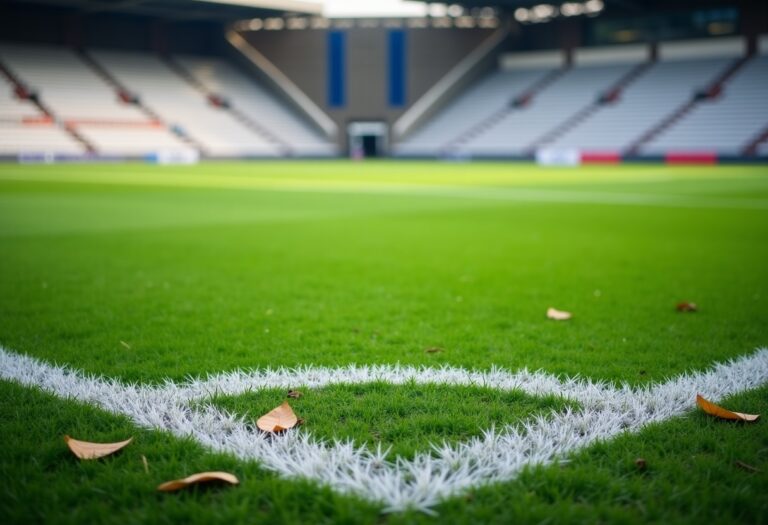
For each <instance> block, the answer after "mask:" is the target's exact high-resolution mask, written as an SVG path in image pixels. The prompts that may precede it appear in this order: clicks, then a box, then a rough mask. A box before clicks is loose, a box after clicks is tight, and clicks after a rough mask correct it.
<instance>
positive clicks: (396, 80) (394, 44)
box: [387, 29, 408, 107]
mask: <svg viewBox="0 0 768 525" xmlns="http://www.w3.org/2000/svg"><path fill="white" fill-rule="evenodd" d="M387 39H388V45H387V47H388V50H389V61H388V63H389V105H390V106H392V107H402V106H405V101H406V98H407V91H406V81H407V75H406V68H407V60H406V45H407V43H408V42H407V40H406V32H405V31H404V30H402V29H393V30H391V31H389V34H388V35H387Z"/></svg>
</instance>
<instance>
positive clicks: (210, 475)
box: [157, 472, 240, 492]
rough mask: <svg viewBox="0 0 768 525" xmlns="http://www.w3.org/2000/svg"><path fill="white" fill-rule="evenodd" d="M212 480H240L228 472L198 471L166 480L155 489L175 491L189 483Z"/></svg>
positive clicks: (237, 481)
mask: <svg viewBox="0 0 768 525" xmlns="http://www.w3.org/2000/svg"><path fill="white" fill-rule="evenodd" d="M214 481H220V482H224V483H228V484H230V485H238V484H239V483H240V480H239V479H237V478H236V477H235V476H233V475H232V474H229V473H228V472H200V473H199V474H192V475H191V476H187V477H186V478H183V479H175V480H173V481H167V482H165V483H163V484H161V485H158V487H157V490H159V491H160V492H175V491H177V490H181V489H184V488H187V487H189V486H191V485H197V484H199V483H211V482H214Z"/></svg>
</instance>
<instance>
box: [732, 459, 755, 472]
mask: <svg viewBox="0 0 768 525" xmlns="http://www.w3.org/2000/svg"><path fill="white" fill-rule="evenodd" d="M735 465H736V466H737V467H739V468H740V469H742V470H746V471H747V472H760V469H759V468H757V467H753V466H752V465H749V464H747V463H744V462H743V461H738V460H736V462H735Z"/></svg>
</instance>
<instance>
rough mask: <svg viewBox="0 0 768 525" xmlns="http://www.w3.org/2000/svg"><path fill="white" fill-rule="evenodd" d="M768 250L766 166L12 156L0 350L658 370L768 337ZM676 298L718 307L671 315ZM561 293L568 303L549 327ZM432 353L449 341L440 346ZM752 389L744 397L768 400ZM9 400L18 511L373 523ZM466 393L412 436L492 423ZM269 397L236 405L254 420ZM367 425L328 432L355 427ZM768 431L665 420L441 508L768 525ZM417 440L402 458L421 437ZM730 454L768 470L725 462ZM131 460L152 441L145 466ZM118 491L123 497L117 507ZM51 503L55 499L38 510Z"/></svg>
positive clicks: (158, 442) (117, 425)
mask: <svg viewBox="0 0 768 525" xmlns="http://www.w3.org/2000/svg"><path fill="white" fill-rule="evenodd" d="M766 239H768V170H767V169H766V168H765V167H738V166H734V167H719V168H706V167H705V168H701V167H697V168H670V167H660V166H637V167H621V168H617V167H599V168H579V169H542V168H538V167H534V166H528V165H520V164H437V163H388V162H382V163H373V164H368V163H366V164H356V163H343V162H328V163H308V162H306V163H302V162H298V163H251V164H203V165H200V166H196V167H151V166H145V165H141V164H135V165H116V166H104V165H93V166H16V165H0V254H2V256H0V344H1V345H2V346H4V347H5V348H8V349H11V350H14V351H18V352H24V353H28V354H30V355H34V356H37V357H40V358H43V359H45V360H47V361H51V362H53V361H55V362H58V363H65V364H70V365H72V366H74V367H76V368H80V369H83V370H86V371H88V372H93V373H98V374H104V375H107V376H113V377H119V378H122V379H125V380H139V381H142V382H159V381H161V380H163V379H164V378H166V377H170V378H172V379H175V380H181V379H183V378H184V377H185V376H187V375H189V374H193V375H203V374H207V373H212V372H219V371H223V370H232V369H237V368H242V367H264V366H280V365H284V366H295V365H300V364H321V365H331V366H334V365H344V364H348V363H361V364H373V363H395V362H400V363H407V364H418V365H428V366H432V365H441V364H450V365H455V366H462V367H467V368H480V369H486V368H489V367H491V366H493V365H498V366H502V367H506V368H509V369H513V370H514V369H517V368H521V367H528V368H531V369H539V368H541V369H544V370H545V371H547V372H551V373H555V374H567V375H577V374H578V375H582V376H587V377H591V378H597V379H604V380H608V381H616V382H619V381H626V382H629V383H632V384H642V383H645V382H648V381H662V380H664V379H665V378H668V377H670V376H673V375H675V374H678V373H680V372H683V371H686V370H693V369H703V368H706V367H707V366H708V365H710V364H711V363H712V362H713V361H715V360H723V359H727V358H729V357H734V356H738V355H743V354H745V353H748V352H750V351H752V350H753V349H754V348H756V347H759V346H766V345H768V322H767V321H768V315H767V314H766V312H767V311H768V308H766V307H767V306H768V304H767V303H768V271H766V267H768V266H767V264H768V243H766ZM681 300H689V301H694V302H696V303H698V304H699V306H700V311H699V312H697V313H695V314H679V313H677V312H676V311H675V308H674V306H675V304H676V303H677V302H678V301H681ZM549 306H555V307H557V308H561V309H566V310H569V311H572V312H574V314H575V317H574V319H573V320H572V321H571V322H568V323H555V322H551V321H548V320H547V319H546V318H545V316H544V313H545V311H546V309H547V307H549ZM123 343H125V344H123ZM435 346H438V347H440V348H442V349H443V352H440V353H434V354H431V353H426V352H425V351H424V350H425V349H426V348H429V347H435ZM409 388H410V390H409ZM403 389H404V390H403V391H402V392H400V393H398V394H397V395H394V394H393V395H390V396H388V397H389V399H388V400H387V401H388V403H389V406H390V408H391V409H392V410H403V409H405V408H407V407H408V405H409V404H410V403H412V402H413V401H412V397H413V395H414V392H415V390H417V389H416V388H415V387H403ZM343 390H344V389H343V388H342V389H340V391H341V393H344V392H343ZM760 392H762V394H745V395H743V396H741V397H740V398H739V399H741V400H744V401H743V402H744V404H743V405H740V406H742V407H743V408H742V409H743V410H745V411H749V410H753V411H760V410H763V411H764V412H765V411H766V405H765V394H766V391H765V390H762V391H760ZM2 393H3V395H2V396H0V409H1V410H2V411H3V418H2V421H3V422H2V423H0V425H2V427H3V428H2V432H3V435H5V436H6V438H5V439H4V441H5V442H6V446H5V447H4V449H3V452H2V454H3V456H2V468H3V475H4V478H5V479H8V480H11V481H9V482H7V483H6V486H5V488H4V489H3V490H4V493H3V494H4V497H3V501H2V515H0V517H2V516H5V517H8V518H10V521H20V520H21V518H22V516H23V515H24V513H25V511H26V512H33V515H34V516H37V517H39V518H40V519H43V518H46V519H47V520H48V521H50V520H52V519H53V516H55V515H56V514H57V513H62V512H64V515H65V516H69V517H68V518H66V519H65V521H66V520H69V521H71V522H76V521H78V522H82V521H96V520H99V519H100V518H104V520H105V521H109V520H112V521H113V522H115V523H118V522H122V523H125V522H126V519H125V518H126V516H129V514H128V513H129V512H136V513H137V514H136V516H137V517H136V518H135V520H134V521H141V516H145V517H150V518H148V519H149V520H150V521H158V522H162V521H163V520H164V519H165V517H167V519H168V520H185V519H191V520H194V521H197V522H201V523H202V522H205V521H206V517H208V518H211V519H213V518H212V516H213V514H215V515H216V516H217V517H219V518H221V519H222V520H223V519H224V517H232V518H233V519H235V521H243V522H245V521H249V519H252V520H253V521H259V520H261V521H270V520H271V521H272V522H275V521H277V522H281V521H282V522H322V521H323V520H337V521H344V520H350V521H355V520H356V521H360V522H370V521H375V520H376V519H378V518H377V514H378V510H377V509H376V508H375V506H371V505H370V504H367V503H360V502H357V501H355V500H352V499H349V498H342V497H338V496H334V495H332V493H330V491H328V490H326V489H317V488H314V486H313V485H312V484H308V483H295V482H285V481H280V480H277V479H275V478H273V477H271V476H270V475H267V474H264V473H262V472H261V471H259V469H258V468H257V467H256V466H253V465H248V466H241V465H239V464H238V463H237V462H236V461H234V460H232V459H230V458H222V457H220V456H215V455H210V454H201V451H200V449H199V448H198V447H196V446H189V444H187V443H183V442H179V441H178V440H174V439H172V438H169V437H166V436H163V435H160V434H157V433H150V432H139V434H140V435H141V436H142V438H141V440H140V442H139V443H137V447H136V449H135V450H136V452H130V453H128V451H126V453H125V454H123V455H122V456H119V457H117V458H114V461H113V460H109V461H108V462H106V464H107V465H108V466H109V468H107V469H106V470H105V471H100V470H99V469H98V465H97V466H93V465H88V466H85V465H83V466H81V465H78V464H76V463H74V462H72V461H71V460H69V458H68V456H67V455H66V453H65V451H64V449H62V442H61V441H60V435H61V434H63V433H71V434H73V435H74V434H77V433H78V431H80V432H82V433H83V434H84V435H88V437H91V438H94V439H95V438H96V437H98V436H99V434H100V435H101V436H103V437H114V438H118V437H120V435H122V434H123V433H126V432H134V433H136V430H135V429H131V427H130V425H129V424H127V423H126V422H124V421H123V422H120V421H119V420H116V419H115V418H113V417H111V416H106V415H103V414H101V413H98V412H96V411H92V410H87V409H84V408H83V407H82V406H80V405H74V404H70V403H64V402H62V401H55V400H51V399H49V398H47V397H46V396H41V395H39V394H35V393H33V392H30V391H27V390H23V389H19V388H18V387H15V386H10V385H8V384H3V385H2ZM347 393H348V392H347ZM347 393H344V394H345V395H346V394H347ZM336 394H337V395H331V396H330V397H329V398H328V399H337V398H338V397H339V395H340V394H339V392H337V393H336ZM446 395H447V396H448V398H449V399H452V400H453V399H455V397H456V395H457V394H456V393H455V392H454V393H450V394H448V393H446ZM341 397H343V396H341ZM311 399H312V398H307V399H304V400H303V401H301V402H302V403H309V404H311V402H312V401H311ZM409 399H410V400H409ZM254 403H255V401H254ZM264 403H265V404H266V405H268V404H269V403H266V401H265V402H264ZM472 403H480V402H479V401H477V399H475V400H474V401H472V402H471V403H470V404H468V407H470V408H471V407H473V406H481V405H482V403H480V404H472ZM750 403H751V406H750ZM275 404H277V403H275ZM452 404H453V405H456V403H455V402H454V401H451V403H448V404H446V406H447V407H448V409H447V413H446V414H444V415H445V416H446V417H450V416H455V417H456V419H457V426H456V427H455V428H454V429H449V430H447V431H444V432H437V433H430V432H429V429H428V426H429V425H428V424H427V423H423V422H418V423H417V422H415V421H414V423H413V426H414V435H422V436H428V437H435V438H436V439H442V438H445V439H448V440H456V439H461V438H462V437H464V436H463V434H462V433H466V432H476V431H477V430H478V422H477V421H478V418H477V417H476V415H475V414H472V413H466V412H462V410H461V409H457V408H453V409H452V408H451V405H452ZM266 405H265V406H266ZM339 406H340V407H341V408H335V407H334V404H333V403H327V404H326V406H324V407H322V410H324V411H325V412H324V413H323V419H322V420H323V421H324V423H323V424H325V425H331V423H330V421H334V418H336V419H335V420H339V418H341V417H343V416H344V410H348V405H339ZM427 406H428V405H427ZM537 406H539V405H531V406H530V410H531V411H533V410H536V409H537ZM257 407H258V405H256V406H251V407H248V408H246V407H243V408H242V410H244V411H246V412H247V413H248V414H252V415H255V414H256V413H257V412H258V410H260V408H259V409H257ZM268 408H271V407H268ZM317 409H318V410H319V409H320V408H317ZM312 410H315V409H314V408H313V409H312ZM312 410H310V412H311V411H312ZM525 410H528V408H526V409H525ZM470 412H471V410H470ZM516 414H517V413H516V412H514V411H513V413H512V414H503V415H500V416H499V417H500V418H501V419H504V418H507V419H504V421H514V420H516V418H517V417H518V416H517V415H516ZM300 415H301V416H302V417H306V418H307V419H308V420H309V421H311V420H312V414H311V413H308V414H303V413H302V414H300ZM377 417H380V414H379V416H377ZM30 420H34V421H39V423H34V424H30V423H29V421H30ZM373 427H375V424H373V423H372V424H371V425H369V426H366V427H364V428H363V427H361V428H349V426H341V427H339V428H330V427H327V428H325V429H323V428H317V429H316V430H317V432H318V433H319V434H321V435H323V436H325V437H330V436H335V437H341V438H343V437H352V438H355V439H356V440H358V441H359V440H361V439H363V435H364V434H366V433H370V431H371V430H370V429H371V428H373ZM765 428H766V427H765V425H764V423H759V424H758V425H756V426H752V427H741V426H734V425H731V426H725V425H719V426H718V425H717V424H716V423H713V422H711V421H709V420H707V419H705V418H703V417H700V416H698V415H697V416H692V417H691V418H688V419H684V420H678V421H675V422H670V423H666V424H663V425H659V426H658V427H654V428H652V429H648V430H647V431H645V432H644V433H643V434H641V435H640V436H630V437H627V438H622V439H621V440H619V442H615V443H611V444H610V445H606V448H605V449H603V448H601V447H597V448H595V449H592V450H590V451H588V452H585V453H584V454H581V455H579V456H578V457H579V458H580V459H579V461H581V463H579V466H578V468H575V469H574V470H573V471H571V470H569V469H570V468H571V467H569V468H566V469H565V470H562V471H561V470H559V469H558V468H556V467H551V468H549V469H545V471H546V472H532V473H530V474H526V475H525V476H524V477H523V479H521V480H519V481H516V482H513V483H511V484H505V485H503V486H497V487H489V488H487V489H482V490H480V491H476V494H475V496H473V498H474V499H471V500H466V499H462V498H459V499H456V500H451V501H449V502H446V503H445V504H444V506H443V507H442V509H443V517H444V518H445V516H451V518H450V519H452V520H455V521H456V522H468V521H477V520H478V519H482V520H486V519H490V518H494V519H497V520H498V521H499V522H504V523H508V522H509V521H510V520H513V519H517V520H522V521H523V522H537V521H541V520H543V519H545V518H547V517H551V518H552V519H553V520H554V521H557V522H561V521H569V520H571V521H573V522H579V521H582V522H594V521H600V520H602V521H623V520H627V521H633V520H636V521H639V522H644V521H683V522H685V521H688V522H690V523H697V522H701V521H702V520H705V519H713V520H715V521H721V522H727V521H740V520H743V521H745V522H759V521H763V522H765V521H766V519H767V516H768V514H766V502H765V498H764V496H763V495H764V494H765V493H766V490H765V488H766V479H765V471H766V470H767V468H766V466H767V465H766V461H767V458H766V455H765V450H766V448H767V447H768V444H767V443H766V441H767V439H768V438H767V437H766V431H765ZM94 433H96V436H94V435H93V434H94ZM76 437H77V436H76ZM393 440H395V439H394V438H388V439H387V441H388V442H392V441H393ZM395 441H397V440H395ZM38 446H39V447H40V448H39V450H38V448H37V447H38ZM399 446H402V448H400V449H398V451H399V452H401V453H404V454H408V453H411V452H412V451H413V450H415V449H416V448H418V447H417V446H416V445H414V444H413V443H412V442H411V443H407V444H406V445H403V444H402V443H400V445H399ZM689 450H691V451H693V452H689ZM696 450H700V452H699V453H698V455H697V453H696V452H695V451H696ZM139 451H141V452H139ZM737 452H738V453H739V454H741V455H744V456H749V457H744V459H743V461H745V462H747V463H750V462H751V464H758V465H762V473H758V474H755V475H752V474H749V473H745V472H744V471H741V470H738V469H733V468H732V463H733V458H734V457H735V456H736V455H739V454H737ZM138 453H144V454H145V455H147V457H148V458H149V457H150V454H156V455H157V459H156V460H153V462H152V464H153V465H154V466H153V471H152V472H153V474H152V475H151V476H149V477H147V476H145V474H144V473H143V467H141V464H140V462H139V463H136V457H138V456H136V454H138ZM641 453H642V454H647V455H649V456H650V455H651V454H656V456H655V457H656V458H657V460H658V463H657V466H654V468H653V470H650V471H649V473H648V474H644V475H643V476H642V477H638V476H637V475H636V473H634V472H633V471H631V469H630V470H627V469H628V468H629V467H627V465H629V464H631V461H632V459H633V458H632V456H633V455H635V454H641ZM680 454H688V456H696V458H695V459H691V460H690V461H688V462H686V460H684V458H683V457H680ZM131 462H133V463H131ZM654 464H656V460H654ZM129 465H130V466H129ZM221 465H224V466H230V467H231V468H232V469H235V470H237V471H238V472H240V473H242V474H244V476H245V475H247V477H248V478H249V479H251V480H252V484H250V485H249V488H246V484H244V486H243V487H241V488H240V489H237V490H236V491H232V492H211V493H205V494H201V495H197V496H196V495H184V496H182V497H181V498H180V499H179V500H174V499H167V498H162V497H159V496H156V495H155V494H154V493H152V490H151V489H152V487H153V486H154V485H153V484H154V483H159V482H160V481H164V478H167V477H169V476H170V477H175V476H176V475H179V474H183V473H184V472H179V470H184V471H191V470H193V469H194V468H197V467H202V466H210V467H213V466H218V467H221ZM573 465H576V463H574V464H573ZM222 468H223V467H222ZM131 469H135V472H134V470H131ZM154 469H157V470H154ZM126 476H127V477H126ZM124 478H125V479H124ZM593 478H594V479H593ZM147 484H149V485H147ZM110 485H119V486H120V487H121V488H120V489H119V490H120V491H119V492H118V493H117V494H116V495H113V496H109V497H108V498H107V499H106V500H105V499H104V498H105V496H104V493H105V492H108V491H109V488H108V487H109V486H110ZM148 486H149V490H148ZM697 487H698V488H702V487H703V488H704V489H706V490H712V491H719V492H718V495H717V497H716V498H715V502H714V503H713V504H710V505H709V507H708V506H707V505H706V504H705V503H704V502H702V501H699V496H698V492H697V490H696V488H697ZM473 494H474V493H473ZM761 496H762V497H761ZM711 499H712V498H711V497H710V498H709V499H708V500H707V501H709V500H711ZM39 500H44V501H47V502H48V503H47V504H46V505H42V506H40V507H35V506H34V505H33V504H32V502H33V501H39ZM733 501H737V502H738V503H739V505H734V504H732V502H733ZM287 506H290V508H286V507H287ZM113 507H114V508H117V509H118V511H117V512H115V513H113V512H111V510H110V509H112V508H113ZM70 508H71V509H74V510H72V511H71V513H70V514H67V513H68V512H70V511H69V510H67V509H70ZM254 509H257V510H254ZM65 511H66V512H65ZM209 511H210V513H209ZM438 511H440V509H438ZM248 512H255V514H249V513H248ZM259 513H261V514H259ZM248 516H251V518H248ZM569 516H572V517H569ZM121 517H122V518H123V520H122V521H121V519H120V518H121ZM759 518H761V519H759ZM426 519H427V518H425V517H419V516H411V515H410V514H409V515H404V516H390V517H387V518H385V521H391V522H393V523H398V522H401V521H404V522H408V521H409V520H414V521H421V520H426ZM446 519H448V518H446ZM127 521H130V520H127Z"/></svg>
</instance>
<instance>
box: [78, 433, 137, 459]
mask: <svg viewBox="0 0 768 525" xmlns="http://www.w3.org/2000/svg"><path fill="white" fill-rule="evenodd" d="M64 441H65V442H66V443H67V446H68V447H69V450H71V451H72V453H73V454H74V455H75V456H77V457H78V458H80V459H98V458H103V457H104V456H109V455H110V454H114V453H115V452H117V451H118V450H120V449H122V448H124V447H126V446H128V445H129V444H130V442H131V441H133V438H129V439H126V440H125V441H120V442H119V443H89V442H88V441H79V440H77V439H73V438H71V437H69V436H64Z"/></svg>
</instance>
